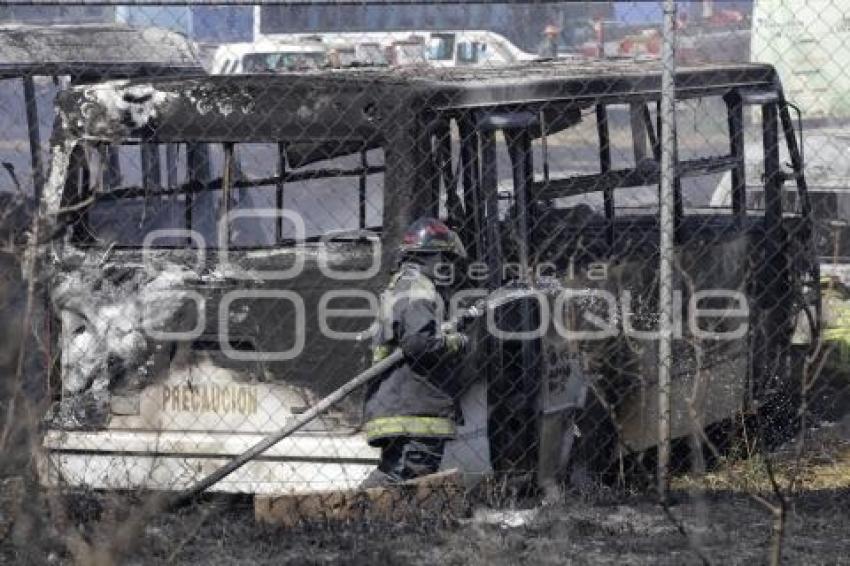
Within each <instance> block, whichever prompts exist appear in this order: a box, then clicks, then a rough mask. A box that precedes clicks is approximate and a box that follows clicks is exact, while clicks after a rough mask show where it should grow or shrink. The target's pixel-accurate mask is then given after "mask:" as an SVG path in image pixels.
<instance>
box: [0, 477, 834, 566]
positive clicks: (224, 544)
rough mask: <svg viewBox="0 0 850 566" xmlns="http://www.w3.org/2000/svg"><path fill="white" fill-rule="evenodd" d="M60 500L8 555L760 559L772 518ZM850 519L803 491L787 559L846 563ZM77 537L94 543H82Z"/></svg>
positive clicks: (600, 505) (721, 496) (830, 501)
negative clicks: (348, 512)
mask: <svg viewBox="0 0 850 566" xmlns="http://www.w3.org/2000/svg"><path fill="white" fill-rule="evenodd" d="M63 503H64V507H65V508H66V509H67V510H68V516H67V517H66V518H65V519H64V520H59V521H54V522H51V521H47V520H45V519H44V518H42V519H41V520H40V521H36V522H33V521H30V520H24V521H20V524H19V525H18V526H16V527H15V528H14V529H13V530H12V532H11V533H10V534H9V536H8V537H7V538H6V540H5V541H3V542H0V563H4V564H6V563H8V564H72V563H74V562H75V560H74V558H75V557H76V559H77V563H79V564H96V565H107V564H134V565H148V564H151V565H153V564H163V563H171V564H211V565H217V564H245V565H260V564H292V565H295V564H298V565H301V564H351V565H371V564H388V565H393V564H398V565H402V564H404V565H416V564H448V565H453V564H458V565H460V564H481V565H484V564H497V565H499V564H505V565H508V564H699V563H700V558H699V556H698V555H697V554H696V553H695V552H694V550H693V548H699V549H700V551H701V553H702V554H703V555H704V556H705V557H706V558H707V559H708V560H709V561H710V562H711V563H713V564H746V563H751V564H761V563H765V562H766V560H767V556H768V551H769V548H770V544H771V542H770V541H771V532H772V531H771V529H772V524H773V521H772V517H771V515H770V514H769V512H768V511H767V510H766V508H765V507H764V506H763V505H762V504H761V503H758V502H756V501H755V500H754V499H753V498H752V497H751V496H749V495H747V494H743V493H735V492H733V491H715V492H710V493H708V494H707V495H705V496H704V497H700V498H697V499H692V498H691V497H689V496H688V495H687V494H686V493H684V492H677V493H674V494H673V496H672V498H671V502H670V504H669V509H670V511H671V513H672V514H673V516H674V517H675V518H676V520H677V521H681V525H682V526H683V527H684V529H685V531H686V532H687V533H688V534H689V537H685V536H683V535H682V534H681V532H680V530H679V528H678V527H677V525H676V524H674V522H673V521H671V519H670V518H669V517H668V516H666V515H665V512H664V510H663V508H662V507H661V506H660V505H658V504H657V503H655V502H653V501H651V500H649V499H648V498H647V497H644V496H634V495H633V496H625V495H623V494H616V495H615V494H613V493H609V494H607V495H596V496H594V497H593V498H592V500H591V499H588V498H581V497H577V496H576V497H573V498H570V499H569V500H568V503H566V504H557V505H553V506H549V507H542V508H541V507H537V508H531V509H526V510H501V511H496V510H492V509H490V510H485V509H481V508H479V509H478V510H476V512H475V513H474V514H473V516H472V517H471V518H461V519H452V520H450V521H446V522H443V523H436V522H433V521H431V522H420V523H417V524H388V523H376V522H372V523H369V524H364V523H358V524H350V525H345V524H334V525H330V524H324V525H322V524H314V525H310V526H303V527H299V528H297V529H281V528H274V527H270V526H265V525H260V524H258V523H256V522H255V521H254V517H253V506H252V505H251V503H250V501H249V500H244V499H243V500H239V499H234V498H223V499H217V500H214V501H207V502H204V503H201V504H199V505H196V506H193V507H190V508H187V509H184V510H181V511H179V512H174V513H167V514H161V515H158V516H156V517H155V518H153V519H152V520H151V521H150V522H148V523H147V525H142V523H141V522H140V521H138V520H137V517H136V515H135V514H134V511H137V510H138V509H139V507H140V505H139V502H138V501H132V502H131V501H123V500H122V503H123V504H116V503H118V502H117V501H116V500H115V499H111V498H110V499H108V500H107V499H106V498H104V497H102V496H101V497H92V496H88V497H81V496H77V497H75V498H72V499H64V500H63ZM126 503H132V504H130V505H126ZM30 508H32V507H30ZM128 510H131V511H129V512H128ZM39 523H40V524H39ZM63 524H64V525H65V526H64V528H62V527H60V525H63ZM848 524H850V488H844V489H823V490H811V491H806V492H804V493H802V494H800V495H799V496H797V497H795V498H794V499H793V500H792V501H791V509H790V512H789V518H788V524H787V531H786V535H785V542H784V544H783V558H784V560H783V562H784V563H787V564H802V563H806V564H812V563H816V564H840V563H850V540H848V539H847V536H846V534H847V526H848ZM76 534H82V538H81V539H80V540H87V541H89V542H90V543H91V546H89V545H87V544H83V543H80V542H79V541H75V537H76ZM108 541H112V542H113V548H109V546H108Z"/></svg>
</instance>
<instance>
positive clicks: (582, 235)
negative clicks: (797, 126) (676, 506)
mask: <svg viewBox="0 0 850 566" xmlns="http://www.w3.org/2000/svg"><path fill="white" fill-rule="evenodd" d="M660 77H661V75H660V68H659V66H658V65H657V64H656V63H653V62H644V63H635V62H623V63H617V62H587V63H566V62H541V63H529V64H523V65H517V66H509V67H502V68H498V69H430V70H426V69H418V70H417V71H416V72H415V73H413V72H407V71H404V70H400V69H399V70H387V69H351V70H337V71H327V72H320V73H311V74H297V73H288V74H282V75H276V76H262V77H259V76H258V77H254V76H250V75H243V76H239V77H230V76H214V77H197V78H181V79H163V80H130V81H124V82H105V83H101V84H94V85H88V86H80V87H77V88H73V89H70V90H69V91H67V92H65V93H63V94H62V95H61V96H60V98H59V100H58V102H57V113H58V117H59V120H58V124H59V125H58V127H57V129H56V131H55V132H54V136H53V140H52V156H51V170H50V176H49V179H48V182H47V185H46V189H45V192H44V199H43V203H42V205H43V212H44V214H45V215H46V216H45V221H46V223H47V225H48V226H49V230H50V231H51V233H54V234H56V237H55V238H54V240H53V242H51V243H50V244H49V247H48V249H47V250H46V252H48V253H47V255H46V256H45V257H46V258H47V260H46V261H45V262H44V265H43V268H44V269H45V270H47V273H48V275H49V280H50V295H51V302H52V308H53V310H52V313H53V318H54V321H53V323H52V325H51V327H50V329H49V333H48V334H47V336H49V340H50V343H51V344H52V345H53V346H52V347H53V348H54V350H53V351H54V352H55V355H54V359H55V363H54V364H53V368H52V370H53V373H52V375H51V376H50V383H51V384H54V395H55V399H56V403H55V404H54V407H53V410H52V411H51V414H50V415H49V416H48V419H49V420H48V422H49V426H48V431H47V433H46V436H45V439H44V446H45V458H44V459H43V461H42V462H41V465H42V477H43V478H44V479H45V481H47V482H48V483H51V484H69V485H86V486H90V487H95V488H129V487H147V488H162V489H178V488H182V487H186V486H188V485H191V484H192V483H193V482H194V481H197V480H198V479H199V478H200V477H202V476H203V475H206V473H208V472H209V471H211V470H212V469H214V468H216V467H218V466H219V465H221V464H223V463H224V462H225V461H226V460H227V459H229V458H230V457H232V456H234V455H235V454H238V453H239V452H241V451H242V450H244V449H245V448H247V447H248V446H250V445H251V444H253V443H254V442H255V441H256V440H257V439H258V438H260V437H261V436H262V435H264V434H267V433H269V432H272V431H275V430H277V429H279V428H281V427H283V426H284V425H285V424H286V423H287V422H291V420H292V419H295V418H297V416H298V415H299V414H301V413H303V412H304V411H305V410H306V409H307V408H309V407H310V406H312V405H313V404H314V403H315V402H316V401H317V400H318V399H320V398H321V397H323V396H324V395H326V394H328V393H330V392H331V391H333V390H334V389H336V388H337V387H339V386H341V385H342V384H343V383H345V382H346V381H347V380H348V379H350V378H351V377H352V376H353V375H354V374H355V373H356V372H357V370H358V369H361V368H363V367H364V364H365V363H366V361H365V356H364V355H363V354H364V350H366V349H367V347H368V336H369V334H370V329H371V328H372V326H371V325H372V323H373V321H374V317H375V313H376V309H377V302H378V301H377V294H378V293H380V291H381V289H382V288H383V287H384V286H385V285H386V283H387V280H388V277H389V274H390V273H391V271H392V269H393V266H394V259H395V250H396V248H397V246H398V244H399V242H400V238H401V235H402V233H403V231H404V229H405V228H406V226H407V225H408V224H409V223H410V222H411V221H412V220H414V219H416V218H418V217H421V216H439V217H441V218H444V219H445V220H446V221H447V222H448V223H449V224H450V225H452V226H453V227H455V228H456V229H457V230H458V232H459V234H460V236H461V238H462V239H463V241H464V244H465V246H466V248H467V250H468V252H469V256H470V258H469V262H470V263H469V266H468V269H465V270H464V273H463V274H462V276H460V279H461V281H460V282H459V286H460V287H462V289H463V290H464V291H465V295H464V297H465V298H472V299H478V298H481V297H482V296H484V297H489V298H488V302H487V305H488V306H487V309H486V310H487V317H485V318H486V324H484V323H481V325H478V326H477V327H476V329H475V330H474V331H471V332H474V340H473V342H474V344H475V347H474V348H473V349H472V350H471V352H470V354H469V356H467V359H466V361H465V362H464V365H465V372H466V373H467V375H468V376H469V377H470V379H469V382H468V386H467V387H466V388H465V390H464V392H463V394H462V395H461V397H460V399H459V405H460V408H461V411H462V415H463V417H462V423H461V425H460V427H459V434H458V438H457V439H456V440H454V441H452V442H451V443H450V445H449V447H447V453H446V457H445V461H444V466H447V467H459V468H461V469H463V470H464V471H465V472H467V473H468V474H469V475H470V476H471V477H480V476H482V475H485V474H490V473H494V472H495V473H501V472H516V471H520V472H530V473H536V474H537V476H538V479H539V480H540V481H541V482H545V481H547V480H551V479H552V478H554V477H558V476H559V475H561V474H563V473H564V466H565V465H566V464H567V461H568V460H569V459H571V458H570V457H569V454H570V449H569V446H570V444H571V443H572V441H573V438H574V434H575V428H576V426H577V427H578V429H579V431H580V433H581V441H580V443H579V444H580V445H582V446H576V449H575V450H574V452H575V457H573V458H572V459H573V460H574V461H578V460H580V459H582V458H583V459H584V460H586V461H588V462H591V464H592V465H593V466H604V465H606V462H607V463H610V460H611V459H612V458H616V457H617V455H618V454H621V453H622V451H623V450H624V449H628V450H630V451H634V452H641V451H646V450H648V449H651V448H652V447H653V446H655V445H656V444H657V442H658V430H659V427H658V425H657V418H658V417H657V415H658V407H657V398H658V392H657V389H658V385H657V375H656V374H657V366H658V349H657V340H655V339H654V338H653V332H654V330H655V326H656V322H657V318H658V315H657V311H658V307H657V297H658V275H657V273H658V270H657V264H658V249H659V248H658V243H659V230H660V229H659V219H658V208H659V207H658V184H659V164H660V146H659V139H660V131H659V130H660V122H659V120H658V114H659V113H658V108H657V105H658V104H659V100H660V88H661V86H660V85H661V78H660ZM676 96H677V111H681V112H688V111H690V112H692V115H693V116H708V117H710V118H711V119H712V122H713V123H714V124H715V127H714V128H713V130H712V131H711V132H710V135H709V134H706V135H707V136H708V138H706V139H708V142H710V143H708V142H707V143H705V144H702V145H700V146H698V147H690V146H687V147H686V146H685V144H680V148H679V159H678V162H677V176H676V182H675V193H676V207H675V217H676V223H675V234H674V238H675V244H676V258H675V264H676V267H677V269H676V274H675V281H674V283H675V289H676V297H677V299H676V300H677V305H678V312H679V313H680V314H681V324H675V325H674V326H675V327H676V330H675V332H676V335H675V340H674V349H675V360H674V362H673V380H672V381H673V388H672V392H671V396H672V407H673V414H672V416H671V430H672V436H673V437H682V436H685V435H688V434H691V432H692V431H693V428H694V426H695V423H698V426H700V427H704V426H708V425H710V424H712V423H717V422H722V421H724V420H727V419H730V418H733V417H735V416H737V415H740V414H742V413H751V412H753V411H756V410H757V409H758V408H759V407H760V406H762V405H763V404H764V400H765V398H766V397H769V396H770V395H774V394H775V392H776V391H778V390H781V389H783V388H784V387H786V386H788V385H789V384H790V383H792V382H793V376H792V375H791V371H792V370H791V367H792V364H791V362H790V358H791V355H792V342H791V335H792V333H793V331H794V329H795V327H796V326H797V325H798V323H799V320H801V318H803V319H806V320H809V321H811V324H813V325H814V324H816V321H817V317H818V304H817V301H818V299H817V296H818V294H817V292H816V290H815V291H813V289H816V287H817V281H818V266H817V262H816V261H814V260H813V259H812V258H813V255H812V250H811V226H810V219H809V215H810V207H809V206H808V205H806V204H805V203H807V202H808V201H807V199H808V195H807V191H806V183H805V178H804V175H803V164H802V160H801V157H800V153H799V149H798V146H797V139H796V138H795V132H794V131H793V125H792V122H791V120H790V118H789V114H788V110H787V107H786V103H785V100H784V98H783V93H782V89H781V86H780V84H779V81H778V79H777V77H776V74H775V72H774V70H773V68H772V67H770V66H767V65H756V64H742V65H713V66H701V67H692V68H682V69H679V70H678V72H677V74H676ZM748 106H753V107H757V108H759V109H760V110H761V113H762V117H763V119H762V120H761V122H760V123H758V124H757V125H756V124H755V123H752V122H748V121H745V120H744V115H745V110H746V108H747V107H748ZM746 128H757V133H758V135H759V136H760V137H761V140H762V144H761V145H762V152H763V162H764V171H765V175H764V177H763V178H762V179H760V180H752V179H749V180H748V179H746V168H745V160H744V144H743V139H744V133H745V132H744V130H745V129H746ZM709 138H710V139H709ZM780 145H783V146H786V148H787V149H786V151H787V153H788V155H790V158H791V161H792V164H793V174H786V173H783V171H782V170H781V168H780V165H779V148H780ZM110 152H116V153H117V154H118V155H119V160H120V162H121V163H122V164H127V166H126V167H125V168H124V170H125V171H130V170H134V171H135V172H136V173H135V175H134V176H133V177H130V176H129V175H123V176H121V177H120V178H119V177H117V176H116V175H114V173H113V171H112V165H111V162H110V160H109V159H107V156H108V155H109V153H110ZM169 153H170V154H171V155H172V156H173V158H172V159H170V160H168V159H162V158H161V157H160V158H155V157H154V156H162V155H168V154H169ZM131 164H135V165H134V166H131ZM166 164H167V165H168V166H167V167H166V166H164V165H166ZM727 171H728V172H731V180H732V181H731V183H732V198H731V201H730V203H729V205H728V206H724V207H711V206H710V202H709V200H710V199H709V197H710V190H709V191H706V187H711V188H713V187H714V186H715V185H716V178H717V177H718V176H720V175H723V174H724V173H725V172H727ZM753 182H761V183H763V191H764V194H765V205H764V206H763V207H762V208H761V209H757V210H756V209H750V208H748V206H747V202H748V200H747V197H746V190H747V187H748V186H749V185H751V184H752V183H753ZM788 185H793V190H795V191H796V192H797V194H798V196H799V199H800V202H802V203H803V206H802V207H800V209H799V210H795V211H785V210H783V208H782V207H783V199H782V198H780V197H781V192H782V190H783V187H785V188H786V189H787V188H788ZM461 302H462V301H461ZM812 335H814V334H812ZM577 411H578V413H579V417H578V419H577V421H575V422H573V420H572V419H570V418H567V417H565V415H567V414H570V415H575V414H576V412H577ZM361 414H362V397H361V398H358V397H356V396H355V397H352V398H349V399H347V400H346V401H344V402H341V403H339V404H338V405H337V406H335V407H334V408H333V409H332V410H331V411H329V412H327V413H325V414H324V415H323V416H322V417H321V418H319V419H318V420H316V421H314V422H313V423H312V424H311V425H310V426H309V427H308V428H307V429H305V430H302V431H300V432H299V433H297V434H295V435H293V436H291V437H289V438H287V439H285V440H283V441H282V442H280V443H279V444H277V445H276V446H274V447H273V448H272V449H271V450H269V451H268V452H267V453H265V454H264V455H262V456H261V457H260V458H258V459H256V460H254V461H252V462H250V463H248V464H246V465H245V466H244V467H242V468H240V469H239V470H238V471H237V472H235V473H234V474H232V475H231V476H228V477H227V478H226V479H225V480H224V481H222V482H220V483H218V484H216V486H214V487H213V489H218V490H222V491H235V492H249V493H280V492H298V491H304V490H311V491H312V490H325V489H337V488H347V487H353V486H356V485H357V484H358V483H359V482H360V481H361V480H362V479H363V478H364V477H365V475H366V474H368V472H369V471H370V470H371V469H372V467H373V466H374V465H375V463H376V461H377V456H378V455H377V453H376V451H375V449H373V448H371V447H369V446H368V445H367V443H366V442H365V439H364V437H363V435H362V434H361V430H360V427H361V424H362V423H361ZM591 416H593V418H591ZM612 437H613V438H612ZM582 454H583V455H582ZM591 464H588V465H591Z"/></svg>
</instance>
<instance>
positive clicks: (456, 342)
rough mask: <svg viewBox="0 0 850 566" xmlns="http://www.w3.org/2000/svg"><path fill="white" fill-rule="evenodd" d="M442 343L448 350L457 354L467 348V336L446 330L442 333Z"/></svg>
mask: <svg viewBox="0 0 850 566" xmlns="http://www.w3.org/2000/svg"><path fill="white" fill-rule="evenodd" d="M443 343H444V344H445V346H446V350H447V351H448V352H450V353H452V354H458V353H462V352H466V351H467V349H468V348H469V337H468V336H467V335H466V334H463V333H462V332H446V333H444V334H443Z"/></svg>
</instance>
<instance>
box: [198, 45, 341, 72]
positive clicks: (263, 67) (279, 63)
mask: <svg viewBox="0 0 850 566" xmlns="http://www.w3.org/2000/svg"><path fill="white" fill-rule="evenodd" d="M327 54H328V48H327V46H326V45H325V44H323V43H322V42H318V41H300V42H294V43H284V42H279V41H271V40H263V41H257V42H254V43H225V44H222V45H220V46H219V47H218V49H216V51H215V55H213V58H212V62H211V63H210V68H209V70H210V72H211V73H213V74H216V75H238V74H242V73H274V72H281V71H307V70H310V69H318V68H319V67H323V66H324V65H325V64H327Z"/></svg>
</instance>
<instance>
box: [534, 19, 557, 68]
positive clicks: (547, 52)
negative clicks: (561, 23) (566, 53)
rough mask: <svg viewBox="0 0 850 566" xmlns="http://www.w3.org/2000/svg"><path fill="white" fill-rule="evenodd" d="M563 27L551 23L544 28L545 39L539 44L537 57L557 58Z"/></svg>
mask: <svg viewBox="0 0 850 566" xmlns="http://www.w3.org/2000/svg"><path fill="white" fill-rule="evenodd" d="M560 35H561V29H560V28H559V27H558V26H555V25H552V24H549V25H547V26H546V27H545V28H543V40H542V41H541V42H540V45H538V46H537V57H538V58H539V59H555V58H557V57H558V38H559V37H560Z"/></svg>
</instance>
